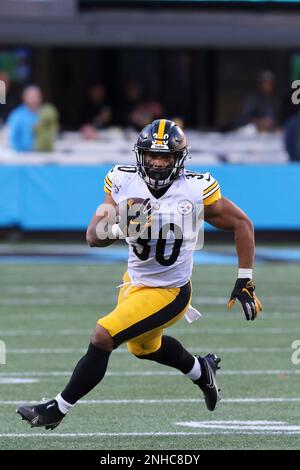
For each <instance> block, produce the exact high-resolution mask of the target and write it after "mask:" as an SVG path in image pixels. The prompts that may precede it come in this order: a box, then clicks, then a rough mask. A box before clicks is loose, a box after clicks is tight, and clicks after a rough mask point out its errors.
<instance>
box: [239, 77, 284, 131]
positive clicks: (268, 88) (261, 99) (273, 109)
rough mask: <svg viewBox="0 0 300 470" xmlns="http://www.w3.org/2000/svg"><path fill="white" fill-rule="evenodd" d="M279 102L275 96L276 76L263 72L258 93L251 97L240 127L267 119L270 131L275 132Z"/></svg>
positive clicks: (244, 107) (245, 103)
mask: <svg viewBox="0 0 300 470" xmlns="http://www.w3.org/2000/svg"><path fill="white" fill-rule="evenodd" d="M278 112H279V100H278V98H277V96H276V95H275V80H274V75H273V73H272V72H270V71H269V70H265V71H262V72H260V73H259V74H258V77H257V91H256V92H255V93H253V94H251V95H249V96H248V97H247V98H246V100H245V102H244V104H243V106H242V111H241V115H240V118H239V120H238V121H239V122H238V125H239V127H241V126H244V125H246V124H249V123H251V122H254V121H255V120H256V118H257V117H267V120H268V123H267V128H268V130H270V131H271V130H274V129H275V127H276V125H277V123H278Z"/></svg>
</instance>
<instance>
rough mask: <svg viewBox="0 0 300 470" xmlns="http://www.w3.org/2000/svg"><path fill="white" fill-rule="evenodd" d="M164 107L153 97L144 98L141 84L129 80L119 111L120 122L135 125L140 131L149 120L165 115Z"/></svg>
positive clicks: (126, 125)
mask: <svg viewBox="0 0 300 470" xmlns="http://www.w3.org/2000/svg"><path fill="white" fill-rule="evenodd" d="M163 114H164V109H163V107H162V105H161V104H160V103H158V102H157V101H156V100H154V99H151V98H146V99H144V98H143V93H142V88H141V85H140V84H139V83H138V82H136V81H135V80H129V81H128V82H127V83H126V85H125V88H124V97H123V101H122V108H121V109H120V111H119V122H120V124H121V125H122V126H124V127H133V128H134V129H135V130H136V131H138V132H139V131H140V130H141V129H143V127H145V126H146V125H147V124H149V122H152V121H154V119H159V118H161V117H162V116H163Z"/></svg>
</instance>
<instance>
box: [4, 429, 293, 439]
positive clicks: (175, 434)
mask: <svg viewBox="0 0 300 470" xmlns="http://www.w3.org/2000/svg"><path fill="white" fill-rule="evenodd" d="M212 434H215V435H225V434H227V435H232V434H238V435H240V434H245V435H263V436H265V435H268V436H277V435H300V430H299V431H296V430H295V431H285V430H277V431H275V430H274V431H268V430H262V431H247V430H243V429H238V430H234V429H233V430H229V431H222V430H210V431H207V432H205V431H202V432H201V431H199V432H88V433H84V432H81V433H80V432H78V433H75V432H65V433H58V432H55V433H54V432H51V433H49V432H48V431H45V432H43V433H41V432H36V433H32V432H31V433H1V434H0V438H4V437H7V438H21V437H24V438H33V439H36V438H37V437H46V438H47V439H49V438H51V437H66V438H70V437H74V438H90V437H182V436H211V435H212Z"/></svg>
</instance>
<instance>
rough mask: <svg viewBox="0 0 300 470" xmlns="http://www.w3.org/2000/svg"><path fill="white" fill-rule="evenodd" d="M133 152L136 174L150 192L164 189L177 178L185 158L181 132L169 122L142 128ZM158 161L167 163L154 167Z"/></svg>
mask: <svg viewBox="0 0 300 470" xmlns="http://www.w3.org/2000/svg"><path fill="white" fill-rule="evenodd" d="M134 150H135V154H136V160H137V169H138V173H139V175H140V176H141V177H142V178H143V179H144V181H145V182H146V183H147V185H148V186H150V187H151V188H153V189H161V188H165V187H167V186H169V185H170V184H171V183H172V182H173V181H174V180H175V179H176V178H178V177H179V176H180V174H181V172H182V170H183V168H184V160H185V159H186V156H187V154H188V150H187V142H186V138H185V135H184V132H183V131H182V129H181V128H180V127H179V126H177V125H176V123H175V122H174V121H170V120H168V119H156V120H155V121H153V122H152V123H151V124H148V125H147V126H146V127H144V129H143V130H142V131H141V132H140V134H139V136H138V139H137V142H136V144H135V146H134ZM158 158H161V159H163V160H164V162H166V163H165V164H164V165H157V164H154V163H153V162H155V161H157V159H158Z"/></svg>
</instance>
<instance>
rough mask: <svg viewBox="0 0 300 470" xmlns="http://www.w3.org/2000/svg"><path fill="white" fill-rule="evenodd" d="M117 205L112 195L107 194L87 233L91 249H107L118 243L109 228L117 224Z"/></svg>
mask: <svg viewBox="0 0 300 470" xmlns="http://www.w3.org/2000/svg"><path fill="white" fill-rule="evenodd" d="M115 207H116V203H115V201H114V200H113V198H112V197H111V195H110V194H106V196H105V199H104V201H103V203H102V204H101V205H100V206H99V207H98V209H97V211H96V212H95V214H94V215H93V217H92V219H91V221H90V223H89V226H88V228H87V231H86V241H87V243H88V245H89V246H91V247H105V246H108V245H111V244H112V243H114V242H115V241H116V238H115V237H113V235H112V233H111V230H109V226H111V225H113V224H114V223H115V220H114V214H115Z"/></svg>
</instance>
